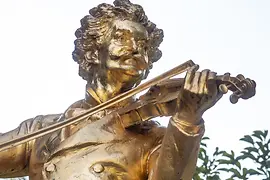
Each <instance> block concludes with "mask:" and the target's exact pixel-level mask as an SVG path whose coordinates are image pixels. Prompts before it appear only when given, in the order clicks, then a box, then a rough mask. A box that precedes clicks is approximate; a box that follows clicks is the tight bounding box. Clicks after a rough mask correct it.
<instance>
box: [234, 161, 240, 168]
mask: <svg viewBox="0 0 270 180" xmlns="http://www.w3.org/2000/svg"><path fill="white" fill-rule="evenodd" d="M234 164H235V165H236V166H237V167H238V168H239V169H241V164H240V162H239V161H234Z"/></svg>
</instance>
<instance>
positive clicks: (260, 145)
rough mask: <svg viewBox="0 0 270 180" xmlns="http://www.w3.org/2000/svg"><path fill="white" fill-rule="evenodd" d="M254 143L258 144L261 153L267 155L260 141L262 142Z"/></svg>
mask: <svg viewBox="0 0 270 180" xmlns="http://www.w3.org/2000/svg"><path fill="white" fill-rule="evenodd" d="M256 144H258V146H259V147H260V150H261V151H262V153H263V154H264V155H267V152H266V150H265V148H264V145H263V143H262V142H256Z"/></svg>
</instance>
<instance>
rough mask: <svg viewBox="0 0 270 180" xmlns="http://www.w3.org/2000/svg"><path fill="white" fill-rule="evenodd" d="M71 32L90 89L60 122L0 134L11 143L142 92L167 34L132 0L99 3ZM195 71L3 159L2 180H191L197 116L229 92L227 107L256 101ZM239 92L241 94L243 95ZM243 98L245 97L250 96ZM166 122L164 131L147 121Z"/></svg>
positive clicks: (230, 82)
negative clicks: (133, 92) (159, 119)
mask: <svg viewBox="0 0 270 180" xmlns="http://www.w3.org/2000/svg"><path fill="white" fill-rule="evenodd" d="M89 13H90V14H89V15H87V16H85V17H84V18H83V19H82V20H81V27H80V28H79V29H78V30H77V31H76V33H75V35H76V40H75V50H74V52H73V54H72V55H73V59H74V60H75V61H76V62H77V63H78V64H79V75H80V76H81V77H82V78H83V79H84V80H85V81H86V82H87V84H86V90H85V91H86V93H85V94H86V96H85V98H84V99H82V100H79V101H77V102H75V103H74V104H72V105H71V106H70V107H69V108H68V109H67V110H66V111H65V112H63V113H61V114H49V115H39V116H36V117H34V118H30V119H28V120H26V121H23V122H22V123H21V124H20V125H19V127H18V128H17V129H14V130H12V131H10V132H7V133H4V134H1V135H0V142H1V143H3V142H6V141H10V140H12V139H14V138H16V137H19V136H24V135H27V134H30V133H33V132H36V131H39V130H41V129H42V128H46V127H48V126H51V125H54V124H57V123H61V122H64V121H65V120H67V119H69V118H72V117H75V116H78V115H80V114H81V113H84V112H85V111H87V110H89V109H91V108H93V107H96V106H98V105H99V104H102V103H104V102H106V101H108V100H110V99H112V98H114V97H116V96H118V95H120V94H122V93H125V92H127V91H129V90H131V89H133V88H135V87H137V85H139V84H140V82H141V81H142V80H143V79H144V78H146V77H147V74H148V73H149V70H150V69H151V68H152V64H153V63H154V62H156V61H157V60H159V59H160V57H161V51H160V50H159V49H158V47H159V45H160V43H161V42H162V39H163V31H162V30H161V29H158V28H157V27H156V26H155V24H154V23H152V22H151V21H150V20H148V18H147V16H146V15H145V12H144V10H143V8H142V7H141V6H139V5H137V4H132V3H131V2H129V1H128V0H115V2H114V5H110V4H100V5H99V6H97V7H95V8H92V9H91V10H90V11H89ZM198 68H199V67H198V65H192V66H191V67H190V68H189V69H188V71H187V73H186V76H185V78H174V79H172V78H170V79H167V80H166V81H162V82H159V83H157V84H156V85H154V86H152V87H151V88H150V89H149V90H148V91H147V92H146V93H145V94H144V95H142V96H140V97H139V98H135V97H130V98H126V99H125V100H123V101H121V102H117V103H115V104H114V105H113V106H110V107H109V108H106V109H104V110H102V111H99V112H97V113H95V114H92V115H91V116H88V117H87V118H85V119H83V120H82V121H80V122H76V123H74V124H72V125H69V126H66V127H65V128H62V129H59V130H57V131H54V132H52V133H48V134H46V135H44V136H42V137H39V138H36V139H32V140H30V141H27V142H25V143H22V144H20V145H16V146H12V147H10V148H9V149H5V150H2V151H1V152H0V177H3V178H5V177H19V176H29V177H30V179H31V180H76V179H78V180H90V179H91V180H99V179H100V180H147V179H148V180H180V179H183V180H190V179H192V176H193V173H194V170H195V167H196V162H197V155H198V150H199V146H200V140H201V138H202V136H203V133H204V121H203V119H202V116H203V113H204V112H205V111H206V110H207V109H209V108H211V107H212V106H213V105H214V104H215V103H216V102H217V101H218V100H219V99H220V98H221V97H222V95H223V94H224V93H226V91H227V90H228V89H229V90H232V91H234V92H235V93H234V96H233V98H232V99H234V101H235V100H237V99H238V98H244V99H247V98H249V97H251V96H253V95H254V94H255V86H256V85H255V82H254V81H252V80H250V79H245V78H244V76H242V75H238V76H237V77H230V76H229V75H228V74H225V75H222V76H217V75H216V73H215V72H212V71H210V70H203V71H198ZM244 90H245V92H244ZM247 94H248V95H247ZM158 116H171V118H170V120H169V123H168V126H167V127H161V126H159V124H158V123H156V122H155V121H153V120H151V119H153V118H154V117H158Z"/></svg>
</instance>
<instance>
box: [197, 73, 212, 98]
mask: <svg viewBox="0 0 270 180" xmlns="http://www.w3.org/2000/svg"><path fill="white" fill-rule="evenodd" d="M209 71H210V70H209V69H205V70H203V71H202V73H201V78H200V85H199V94H207V93H208V92H207V85H206V84H207V79H208V74H209Z"/></svg>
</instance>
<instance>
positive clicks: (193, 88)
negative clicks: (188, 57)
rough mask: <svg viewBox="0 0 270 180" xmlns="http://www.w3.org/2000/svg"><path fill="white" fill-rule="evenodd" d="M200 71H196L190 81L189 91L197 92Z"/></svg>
mask: <svg viewBox="0 0 270 180" xmlns="http://www.w3.org/2000/svg"><path fill="white" fill-rule="evenodd" d="M200 79H201V72H196V73H195V75H194V78H193V80H192V82H191V92H193V93H196V94H197V93H198V92H199V87H200V82H201V81H200Z"/></svg>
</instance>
